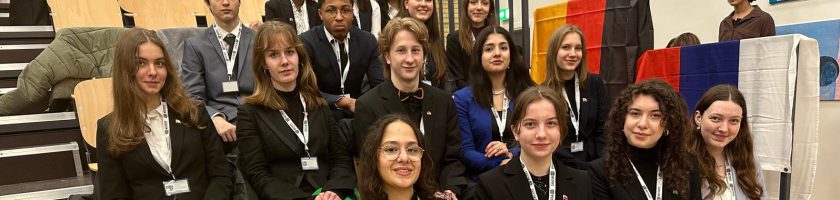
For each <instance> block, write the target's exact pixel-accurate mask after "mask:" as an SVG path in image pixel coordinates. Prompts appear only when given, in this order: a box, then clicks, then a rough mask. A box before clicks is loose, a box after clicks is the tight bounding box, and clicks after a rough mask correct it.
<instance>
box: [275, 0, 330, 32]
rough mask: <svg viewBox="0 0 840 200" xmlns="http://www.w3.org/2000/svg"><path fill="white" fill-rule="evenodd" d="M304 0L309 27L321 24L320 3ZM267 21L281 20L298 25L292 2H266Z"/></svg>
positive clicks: (276, 0)
mask: <svg viewBox="0 0 840 200" xmlns="http://www.w3.org/2000/svg"><path fill="white" fill-rule="evenodd" d="M304 1H305V2H304V3H305V4H306V13H307V14H308V15H309V29H312V27H315V26H318V25H321V23H322V21H321V16H318V3H317V2H315V1H313V0H304ZM265 21H281V22H285V23H287V24H289V25H292V27H297V23H295V12H294V10H292V2H289V0H269V1H268V2H265ZM295 30H297V29H295ZM298 34H301V33H298Z"/></svg>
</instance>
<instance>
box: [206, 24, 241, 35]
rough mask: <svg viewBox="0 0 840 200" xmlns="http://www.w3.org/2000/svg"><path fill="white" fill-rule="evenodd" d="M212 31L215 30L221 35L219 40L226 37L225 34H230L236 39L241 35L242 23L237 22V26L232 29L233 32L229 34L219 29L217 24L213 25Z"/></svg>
mask: <svg viewBox="0 0 840 200" xmlns="http://www.w3.org/2000/svg"><path fill="white" fill-rule="evenodd" d="M213 29H216V32H217V33H220V34H221V35H220V36H222V37H221V38H225V36H227V34H231V33H232V34H233V36H236V37H237V38H239V35H241V33H242V22H239V24H237V25H236V27H234V28H233V30H231V31H230V32H227V31H225V29H222V27H219V24H218V23H216V24H213Z"/></svg>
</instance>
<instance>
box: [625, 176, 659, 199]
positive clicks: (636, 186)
mask: <svg viewBox="0 0 840 200" xmlns="http://www.w3.org/2000/svg"><path fill="white" fill-rule="evenodd" d="M631 179H632V181H631V182H630V184H622V185H621V187H624V190H625V191H627V194H629V196H630V197H631V198H633V199H638V200H646V199H647V196H646V195H645V192H648V191H643V190H642V184H640V183H639V180H638V178H636V177H633V178H631ZM654 189H656V188H655V187H654Z"/></svg>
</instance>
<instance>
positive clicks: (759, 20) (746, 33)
mask: <svg viewBox="0 0 840 200" xmlns="http://www.w3.org/2000/svg"><path fill="white" fill-rule="evenodd" d="M727 1H728V2H729V5H731V6H732V7H733V8H735V10H734V11H732V13H730V14H729V15H727V16H726V18H723V21H721V22H720V32H718V41H720V42H723V41H729V40H742V39H749V38H757V37H766V36H774V35H776V23H775V22H773V17H771V16H770V14H768V13H767V12H764V11H763V10H761V8H759V7H758V6H753V5H752V4H750V3H752V2H753V1H755V0H727Z"/></svg>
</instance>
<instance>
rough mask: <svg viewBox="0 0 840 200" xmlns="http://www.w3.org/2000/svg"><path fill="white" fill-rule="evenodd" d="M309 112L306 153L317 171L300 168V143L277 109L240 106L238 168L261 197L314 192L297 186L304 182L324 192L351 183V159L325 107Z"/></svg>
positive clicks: (351, 185)
mask: <svg viewBox="0 0 840 200" xmlns="http://www.w3.org/2000/svg"><path fill="white" fill-rule="evenodd" d="M310 112H311V113H310V114H309V117H308V119H309V123H310V125H309V137H310V139H309V153H310V155H311V156H317V157H318V167H319V169H318V170H317V171H303V169H302V168H301V164H300V158H301V157H304V156H306V151H305V150H304V146H303V143H301V142H300V139H298V138H297V135H295V133H294V132H292V129H291V128H290V127H289V125H287V124H286V122H285V121H283V116H282V115H281V114H280V112H279V111H277V110H274V109H270V108H267V107H263V106H256V105H252V104H242V105H240V106H239V120H237V126H236V127H238V128H237V129H236V136H237V138H239V167H240V168H241V169H242V174H243V175H244V176H245V177H246V178H247V180H248V183H250V185H251V187H252V188H253V189H254V191H255V192H256V193H257V194H258V195H259V198H260V199H299V198H308V197H309V196H311V195H312V192H314V191H303V190H301V184H302V183H304V181H305V182H308V184H310V185H312V186H314V187H315V188H316V189H317V188H319V187H323V188H324V191H327V190H333V191H334V190H350V191H352V189H353V188H354V187H355V183H356V176H355V172H354V169H353V160H352V159H351V157H350V154H349V153H348V152H347V146H346V145H344V142H345V141H344V140H343V139H342V138H340V135H339V133H338V126H337V125H336V123H335V121H334V120H333V117H332V115H331V111H330V109H329V108H327V107H324V106H322V107H320V108H317V109H315V111H310Z"/></svg>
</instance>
